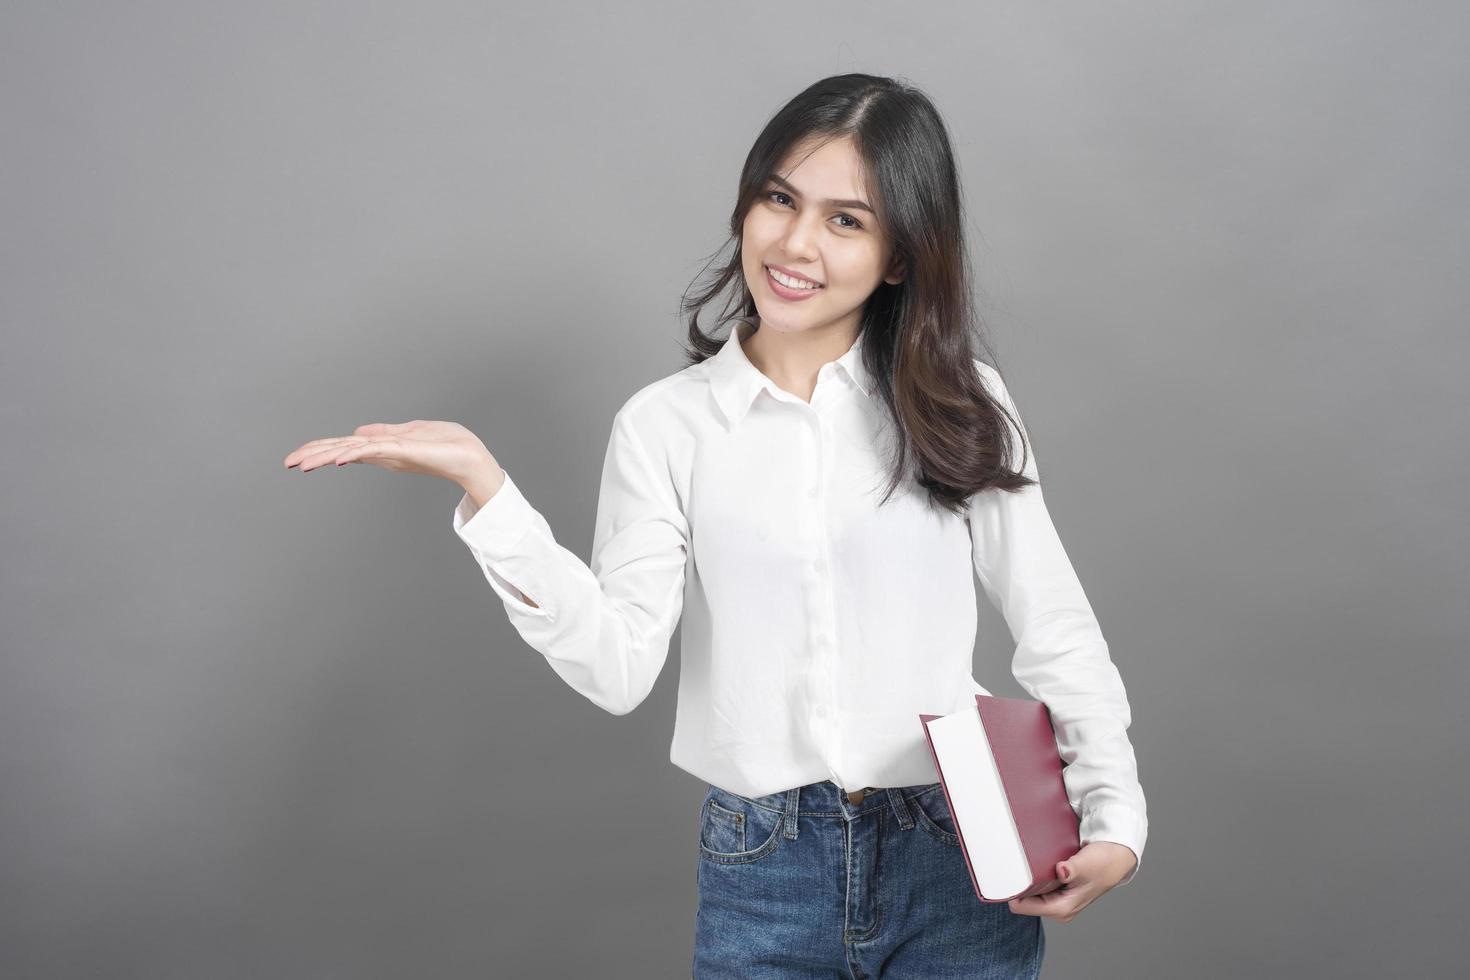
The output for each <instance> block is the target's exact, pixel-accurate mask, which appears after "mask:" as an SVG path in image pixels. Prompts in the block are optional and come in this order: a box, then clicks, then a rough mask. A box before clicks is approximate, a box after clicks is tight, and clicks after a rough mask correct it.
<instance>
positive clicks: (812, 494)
mask: <svg viewBox="0 0 1470 980" xmlns="http://www.w3.org/2000/svg"><path fill="white" fill-rule="evenodd" d="M806 495H807V496H808V497H810V498H811V499H813V500H816V499H817V488H816V487H812V488H811V489H810V490H808V491H807V492H806Z"/></svg>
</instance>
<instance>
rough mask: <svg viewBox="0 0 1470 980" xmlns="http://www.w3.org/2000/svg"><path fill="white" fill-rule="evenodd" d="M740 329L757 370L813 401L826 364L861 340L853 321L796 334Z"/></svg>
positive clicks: (787, 389)
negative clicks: (812, 398)
mask: <svg viewBox="0 0 1470 980" xmlns="http://www.w3.org/2000/svg"><path fill="white" fill-rule="evenodd" d="M737 329H738V330H740V347H741V349H742V350H744V351H745V356H746V357H747V358H748V359H749V360H750V363H751V364H753V365H755V368H756V370H757V371H759V372H760V373H761V374H764V375H765V376H766V377H768V378H770V379H771V380H772V381H774V382H775V383H776V384H777V386H779V387H780V388H782V389H784V390H786V391H789V392H791V393H792V394H794V395H797V396H798V397H800V398H801V399H802V400H803V401H811V397H812V392H813V391H814V390H815V389H816V387H817V372H818V371H820V370H821V369H822V365H823V364H826V363H827V362H828V361H835V360H837V359H838V358H839V357H841V356H842V355H843V354H846V353H847V351H848V348H850V347H852V345H853V342H854V341H856V340H857V328H856V326H855V325H850V324H831V325H829V326H826V327H821V328H813V329H811V330H801V331H797V332H796V333H783V332H782V331H779V330H774V329H772V328H770V327H765V326H762V327H761V329H759V330H755V331H754V332H752V328H751V327H750V326H748V325H746V324H743V323H742V324H740V325H738V326H737Z"/></svg>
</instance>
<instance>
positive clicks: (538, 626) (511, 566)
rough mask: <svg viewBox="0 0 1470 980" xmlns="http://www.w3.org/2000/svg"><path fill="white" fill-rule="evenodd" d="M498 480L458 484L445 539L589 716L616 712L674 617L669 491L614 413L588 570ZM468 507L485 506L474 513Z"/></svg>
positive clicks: (676, 533) (640, 683) (634, 693)
mask: <svg viewBox="0 0 1470 980" xmlns="http://www.w3.org/2000/svg"><path fill="white" fill-rule="evenodd" d="M502 475H503V481H502V482H501V484H500V486H499V487H498V488H496V489H494V490H493V492H489V490H488V488H487V490H485V491H482V490H480V489H479V487H478V485H477V484H476V483H473V482H471V483H469V484H467V487H468V489H467V490H466V492H465V495H464V496H463V497H462V498H461V499H460V502H459V504H458V505H457V506H456V507H455V511H454V530H455V533H456V534H457V535H458V536H459V537H460V539H461V540H462V541H464V543H465V545H466V546H468V548H469V550H470V553H471V554H472V555H474V557H475V560H476V562H477V563H478V564H479V566H480V568H481V570H482V571H483V572H484V575H485V578H486V580H487V581H488V583H489V585H490V587H491V589H493V590H494V592H495V593H496V595H498V596H499V597H500V599H501V600H502V602H503V604H504V606H505V610H506V614H507V615H508V616H509V618H510V621H511V624H512V625H513V626H515V628H516V630H517V631H518V632H519V633H520V635H521V637H522V639H524V640H525V641H526V643H527V644H529V645H530V646H531V647H532V648H533V649H535V650H536V651H537V652H539V653H540V654H541V655H542V656H544V657H545V658H546V660H547V662H548V663H550V665H551V667H552V669H553V670H555V671H556V672H557V674H558V675H559V676H560V677H561V678H562V679H563V680H565V681H566V682H567V683H568V684H569V685H571V686H572V687H573V688H574V689H576V690H577V691H579V692H581V693H582V694H583V695H584V696H585V697H587V698H588V699H589V700H590V701H592V702H593V703H594V704H596V705H597V706H598V707H600V708H603V709H604V710H606V711H609V712H611V713H612V714H616V715H621V714H627V713H628V712H630V711H632V710H633V709H634V708H635V707H637V706H638V704H639V703H641V702H642V701H643V699H644V698H646V697H647V696H648V692H649V691H650V690H652V689H653V684H654V682H655V681H656V680H657V679H658V675H659V673H660V671H661V670H662V669H663V665H664V661H665V660H666V659H667V657H668V649H669V639H670V637H671V636H672V635H673V630H674V625H675V623H676V622H677V621H678V619H679V615H680V613H681V612H682V611H683V601H684V596H683V588H684V565H685V555H686V552H687V548H688V542H689V528H688V524H687V523H686V521H685V519H684V515H683V513H682V512H681V511H680V509H679V507H678V504H677V501H676V499H675V497H674V493H673V488H672V487H671V486H669V483H668V480H667V478H665V479H663V480H660V479H659V478H658V475H657V472H656V471H655V468H654V466H653V463H652V461H651V459H650V458H649V455H648V452H647V450H646V448H645V447H644V445H643V444H642V442H641V441H640V440H639V438H638V435H637V433H636V432H634V430H633V429H632V427H631V425H630V424H629V421H628V417H627V414H626V412H625V411H620V412H619V413H618V415H617V416H616V417H615V418H614V419H613V427H612V434H611V436H610V438H609V441H608V447H607V453H606V456H605V457H604V460H603V469H602V482H601V487H600V489H599V494H598V503H597V521H596V527H595V531H594V534H593V541H592V556H591V564H590V567H589V565H588V564H586V563H584V562H583V561H582V559H580V558H579V557H577V555H575V554H574V553H572V552H571V551H568V550H567V549H566V548H564V547H562V546H561V545H560V544H559V543H558V542H557V541H556V538H555V537H554V535H553V534H552V532H551V528H550V526H549V525H548V524H547V522H546V519H545V518H544V517H542V515H541V514H540V513H539V512H538V511H537V510H536V509H535V508H533V507H532V506H531V504H530V503H529V502H528V501H527V500H526V498H525V497H524V496H523V495H522V494H521V491H520V488H519V487H518V486H517V485H516V483H515V481H514V480H512V479H511V477H510V474H509V473H508V472H504V471H502ZM492 486H493V484H492ZM475 497H483V498H484V503H483V505H482V506H479V507H478V509H477V508H476V501H475Z"/></svg>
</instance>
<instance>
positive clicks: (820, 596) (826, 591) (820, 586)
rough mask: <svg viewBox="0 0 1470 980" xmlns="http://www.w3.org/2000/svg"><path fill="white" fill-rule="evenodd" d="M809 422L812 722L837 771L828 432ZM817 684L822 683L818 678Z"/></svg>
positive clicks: (815, 417)
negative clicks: (820, 690)
mask: <svg viewBox="0 0 1470 980" xmlns="http://www.w3.org/2000/svg"><path fill="white" fill-rule="evenodd" d="M809 418H810V419H811V421H812V423H813V430H814V433H813V434H814V436H815V438H816V446H817V451H816V452H815V453H812V454H811V458H812V459H813V460H814V461H815V467H816V473H815V474H814V475H813V476H812V478H811V483H810V484H809V486H808V488H807V498H808V499H809V500H813V501H815V504H814V505H813V506H812V508H811V515H812V527H813V536H812V546H813V554H812V555H811V557H810V559H809V561H808V564H807V567H808V574H807V578H808V579H809V580H810V581H812V582H813V585H814V588H813V589H812V595H811V597H810V602H811V606H810V610H811V613H812V643H813V661H814V666H815V667H816V669H817V671H818V672H819V675H820V674H825V675H826V676H825V678H824V680H825V684H824V685H823V686H824V687H825V689H826V690H825V694H824V695H823V696H822V697H821V698H819V699H818V703H817V710H816V712H815V719H816V720H817V721H818V723H819V724H820V726H821V730H822V736H823V744H824V745H825V747H826V752H827V757H828V765H829V766H830V767H832V768H833V769H838V768H841V742H840V737H839V736H840V726H839V725H838V724H837V720H838V719H837V715H838V712H837V697H836V695H837V656H836V650H835V646H836V643H835V640H836V635H837V631H836V622H835V616H834V610H833V605H832V603H833V598H832V586H831V581H830V580H829V578H828V577H827V575H826V570H827V569H828V568H829V567H830V562H829V561H828V556H827V554H826V552H827V546H828V542H827V537H828V536H827V514H826V507H825V501H824V500H823V498H822V495H821V490H822V477H823V475H824V474H825V473H828V472H831V459H830V456H831V446H832V440H831V438H830V437H829V436H830V432H829V429H828V426H827V425H826V424H825V422H824V420H823V417H822V414H821V413H820V412H819V411H816V410H815V409H814V410H813V411H812V412H811V413H810V415H809ZM818 679H819V681H820V680H823V678H821V677H820V676H819V678H818Z"/></svg>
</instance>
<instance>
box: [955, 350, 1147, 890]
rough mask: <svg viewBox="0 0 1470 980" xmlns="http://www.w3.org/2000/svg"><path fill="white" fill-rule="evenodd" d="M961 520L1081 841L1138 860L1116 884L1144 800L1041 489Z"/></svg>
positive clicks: (1106, 668) (1104, 655) (1134, 846)
mask: <svg viewBox="0 0 1470 980" xmlns="http://www.w3.org/2000/svg"><path fill="white" fill-rule="evenodd" d="M976 363H977V364H978V365H979V367H980V371H981V375H982V377H983V378H984V380H985V381H986V383H987V385H988V386H989V387H990V389H991V392H992V394H993V395H995V396H996V397H997V398H998V399H999V400H1000V401H1001V402H1002V404H1004V405H1005V406H1006V408H1007V409H1008V410H1009V412H1010V413H1011V416H1012V418H1014V419H1015V421H1016V423H1017V426H1018V427H1019V432H1020V435H1021V438H1022V439H1023V440H1024V441H1025V445H1026V448H1027V450H1028V452H1027V462H1026V465H1025V468H1024V471H1023V472H1024V473H1025V475H1027V476H1029V477H1031V478H1032V479H1033V480H1039V479H1040V477H1039V476H1038V472H1037V469H1036V459H1035V455H1034V453H1032V452H1030V451H1029V450H1030V438H1029V437H1028V436H1027V435H1026V429H1025V426H1024V424H1022V423H1021V421H1020V413H1019V412H1018V411H1017V409H1016V406H1015V402H1014V401H1013V400H1012V399H1011V396H1010V393H1009V392H1008V391H1007V390H1006V387H1005V384H1004V383H1003V382H1002V381H1001V379H1000V375H999V373H998V372H996V371H995V369H994V368H991V367H990V366H989V365H986V364H984V363H983V362H978V361H977V362H976ZM968 519H969V523H970V534H971V539H972V541H973V546H974V558H975V569H976V572H977V573H978V576H979V579H980V581H981V583H982V585H983V586H984V589H985V592H986V594H987V595H988V596H989V598H990V601H991V603H992V604H993V605H994V606H995V607H996V609H997V610H999V611H1000V612H1001V613H1002V615H1004V617H1005V620H1006V624H1007V626H1008V627H1009V628H1010V632H1011V636H1012V638H1013V639H1014V641H1015V643H1016V649H1015V654H1014V657H1013V660H1012V673H1013V674H1014V675H1015V677H1016V680H1017V681H1018V682H1019V683H1020V685H1021V686H1022V688H1024V689H1025V690H1026V692H1027V693H1029V694H1030V695H1031V696H1032V697H1034V698H1036V699H1037V700H1039V701H1042V702H1044V703H1045V704H1046V706H1047V708H1048V709H1049V710H1050V712H1051V717H1052V723H1053V726H1054V727H1055V729H1056V732H1057V744H1058V748H1059V750H1060V753H1061V757H1062V761H1063V763H1064V766H1065V767H1064V768H1063V770H1062V776H1063V781H1064V782H1065V783H1066V787H1067V796H1068V800H1069V802H1070V803H1071V804H1072V807H1073V809H1074V810H1075V811H1076V812H1077V813H1078V815H1079V818H1080V822H1081V839H1082V842H1083V843H1084V844H1085V843H1087V842H1089V841H1093V840H1106V841H1114V842H1116V843H1119V844H1123V845H1125V846H1127V847H1128V848H1130V849H1131V850H1132V851H1133V853H1134V855H1135V857H1136V858H1137V859H1138V861H1139V862H1140V863H1139V865H1138V866H1136V867H1135V868H1134V869H1133V871H1132V872H1131V873H1130V874H1129V875H1128V876H1127V877H1126V878H1124V879H1123V880H1122V882H1120V884H1127V883H1128V882H1130V881H1132V880H1133V878H1134V877H1135V876H1136V875H1137V874H1138V869H1139V867H1141V866H1142V860H1143V848H1144V842H1145V840H1146V838H1147V836H1148V814H1147V805H1146V802H1145V799H1144V795H1143V788H1142V786H1141V785H1140V784H1139V781H1138V765H1137V761H1136V759H1135V757H1134V752H1133V746H1132V744H1131V743H1130V742H1129V740H1128V735H1127V729H1128V726H1129V724H1130V723H1131V721H1132V715H1131V711H1130V708H1129V704H1128V696H1127V693H1126V692H1125V690H1124V687H1123V680H1122V677H1121V676H1120V674H1119V673H1118V669H1117V667H1116V666H1115V665H1114V664H1113V662H1112V659H1111V657H1110V656H1109V653H1108V644H1107V641H1106V640H1105V639H1104V638H1103V635H1102V630H1101V628H1100V627H1099V625H1098V622H1097V618H1096V616H1094V615H1093V611H1092V607H1091V605H1090V604H1089V603H1088V601H1087V596H1086V595H1085V594H1084V593H1083V590H1082V585H1081V583H1080V582H1079V581H1078V578H1077V574H1076V572H1075V571H1074V569H1073V568H1072V563H1071V561H1070V560H1069V559H1068V558H1067V554H1066V551H1065V550H1064V549H1063V547H1062V542H1061V540H1060V538H1059V537H1058V536H1057V531H1056V528H1055V526H1054V525H1053V523H1052V519H1051V515H1050V514H1049V513H1048V511H1047V508H1046V502H1045V500H1044V498H1043V495H1042V492H1041V486H1040V484H1039V483H1037V484H1035V485H1032V486H1029V487H1026V488H1025V489H1024V490H1021V491H1019V492H1016V493H1011V492H1007V491H1002V490H988V491H985V492H983V493H978V494H975V495H974V497H973V498H972V499H971V502H970V506H969V511H968Z"/></svg>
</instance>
